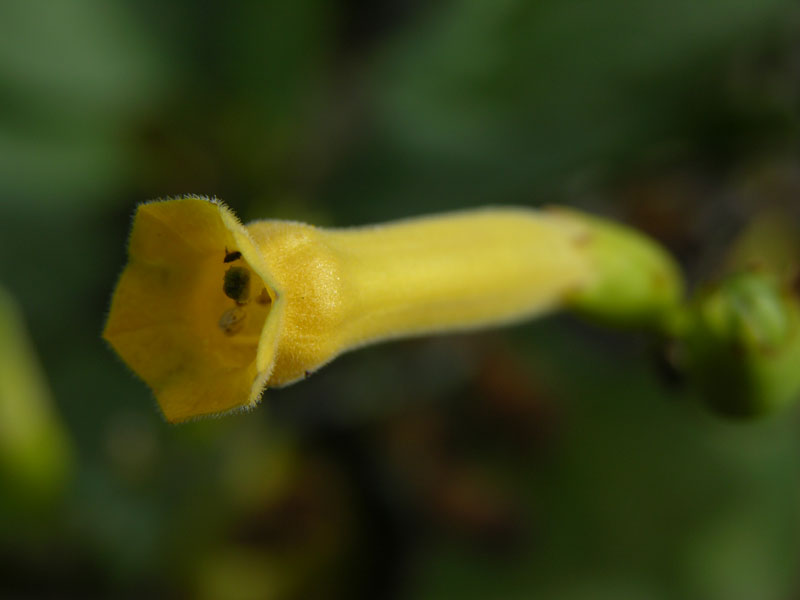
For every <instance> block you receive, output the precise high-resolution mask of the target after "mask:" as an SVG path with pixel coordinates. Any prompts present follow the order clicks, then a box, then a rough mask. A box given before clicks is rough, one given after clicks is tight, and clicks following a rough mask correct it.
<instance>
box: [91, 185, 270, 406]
mask: <svg viewBox="0 0 800 600" xmlns="http://www.w3.org/2000/svg"><path fill="white" fill-rule="evenodd" d="M226 249H229V250H232V249H236V250H238V251H239V252H241V253H242V258H241V259H240V260H239V261H238V262H239V263H240V265H243V266H245V267H246V268H249V269H250V270H251V271H252V277H253V280H254V283H253V285H254V286H255V287H258V288H259V289H263V288H267V290H268V294H272V293H273V292H272V291H271V288H270V286H269V282H268V281H267V280H265V279H264V278H263V277H262V273H263V265H262V261H261V259H260V255H259V253H258V251H257V250H256V249H255V247H254V246H253V244H252V241H251V239H250V236H249V234H248V233H247V230H246V229H245V228H244V227H243V226H242V225H241V223H239V221H238V220H237V219H236V217H235V216H234V215H233V214H232V213H231V212H230V211H229V210H228V209H227V208H226V207H225V206H224V205H222V204H221V203H217V202H211V201H208V200H206V199H203V198H183V199H180V200H171V201H166V202H151V203H148V204H143V205H141V206H140V207H139V209H138V210H137V212H136V217H135V219H134V223H133V230H132V232H131V238H130V245H129V262H128V265H127V267H126V268H125V270H124V272H123V273H122V276H121V278H120V280H119V283H118V284H117V288H116V291H115V293H114V297H113V299H112V303H111V311H110V313H109V317H108V322H107V323H106V327H105V330H104V332H103V336H104V337H105V339H106V340H108V341H109V343H110V344H111V345H112V346H113V347H114V349H115V350H116V351H117V352H118V353H119V355H120V356H121V357H122V358H123V359H124V360H125V362H126V363H127V364H128V365H129V366H130V367H131V368H132V369H133V370H134V371H135V372H136V373H137V374H138V375H139V376H140V377H141V378H142V379H144V380H145V381H146V382H147V383H148V385H149V386H150V387H151V388H152V389H153V392H154V393H155V395H156V398H157V399H158V402H159V405H160V406H161V409H162V410H163V412H164V415H165V416H166V418H167V419H168V420H169V421H182V420H186V419H188V418H191V417H195V416H199V415H206V414H215V413H222V412H227V411H230V410H234V409H237V408H246V407H249V406H252V405H254V404H255V403H256V402H257V401H258V398H259V396H260V394H261V391H262V389H263V387H264V383H265V381H266V379H267V377H268V375H269V367H270V366H271V364H272V362H273V360H272V356H273V355H274V347H275V343H274V340H273V339H270V328H265V327H264V322H265V320H266V317H267V314H269V313H270V312H271V308H272V306H271V304H272V303H271V302H268V303H266V304H261V303H257V302H255V301H254V302H252V303H251V304H250V305H248V306H247V307H246V310H247V314H246V320H245V321H244V323H243V327H242V329H241V330H240V331H238V332H237V333H236V334H235V335H229V333H228V332H226V330H225V329H224V328H223V327H221V326H220V320H221V318H222V317H223V315H224V314H225V313H226V311H229V310H231V309H233V308H235V307H236V303H235V302H234V301H233V300H231V299H230V298H228V297H226V296H225V295H224V294H223V292H222V286H223V280H224V277H225V272H226V270H227V269H228V268H230V265H229V264H227V263H225V262H224V260H225V256H226ZM270 298H271V296H270ZM276 317H277V315H276ZM275 321H276V322H279V319H278V318H276V319H275ZM262 338H264V339H263V340H262ZM262 342H263V343H262ZM257 355H258V356H259V358H260V361H259V363H258V364H257V361H256V357H257Z"/></svg>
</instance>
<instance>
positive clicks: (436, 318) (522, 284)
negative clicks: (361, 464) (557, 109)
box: [103, 197, 679, 422]
mask: <svg viewBox="0 0 800 600" xmlns="http://www.w3.org/2000/svg"><path fill="white" fill-rule="evenodd" d="M592 228H593V225H592V222H591V221H589V220H586V219H584V218H582V217H581V216H580V215H578V214H577V213H571V212H559V211H546V212H539V211H534V210H531V209H523V208H517V209H512V208H507V209H484V210H475V211H469V212H461V213H455V214H450V215H443V216H434V217H426V218H418V219H410V220H406V221H401V222H396V223H391V224H387V225H379V226H371V227H361V228H353V229H320V228H317V227H313V226H310V225H306V224H302V223H295V222H286V221H256V222H254V223H251V224H249V225H247V226H244V225H242V224H241V223H240V222H239V221H238V220H237V218H236V217H235V216H234V215H233V213H232V212H231V211H230V210H229V209H228V208H226V207H225V206H224V205H223V204H221V203H219V202H215V201H209V200H207V199H204V198H196V197H188V198H183V199H176V200H167V201H162V202H151V203H147V204H143V205H141V206H140V207H139V209H138V211H137V213H136V217H135V220H134V223H133V231H132V233H131V239H130V247H129V263H128V266H127V267H126V269H125V271H124V272H123V274H122V277H121V278H120V281H119V283H118V285H117V289H116V291H115V293H114V297H113V300H112V304H111V311H110V314H109V317H108V322H107V324H106V328H105V331H104V333H103V336H104V337H105V339H106V340H108V341H109V342H110V343H111V345H112V346H113V347H114V349H115V350H116V351H117V352H118V353H119V354H120V356H121V357H122V358H123V359H124V360H125V362H127V363H128V365H130V367H131V368H132V369H133V370H134V371H135V372H136V373H137V374H138V375H139V376H141V377H142V379H144V380H145V381H146V382H147V383H148V384H149V385H150V387H151V388H152V389H153V391H154V393H155V395H156V398H157V399H158V402H159V404H160V406H161V409H162V410H163V412H164V415H165V416H166V418H167V420H169V421H171V422H178V421H184V420H187V419H191V418H193V417H197V416H202V415H209V414H220V413H224V412H228V411H231V410H237V409H242V408H251V407H253V406H255V405H256V404H257V402H258V400H259V398H260V396H261V394H262V392H263V390H264V389H265V388H266V387H275V386H284V385H288V384H290V383H292V382H294V381H297V380H298V379H302V378H303V377H306V376H307V375H308V374H309V373H311V372H313V371H315V370H316V369H318V368H319V367H321V366H322V365H324V364H325V363H327V362H328V361H330V360H331V359H333V358H334V357H336V356H337V355H339V354H341V353H342V352H345V351H347V350H351V349H353V348H356V347H359V346H363V345H365V344H370V343H373V342H376V341H380V340H385V339H390V338H398V337H404V336H410V335H418V334H423V333H430V332H442V331H453V330H464V329H471V328H476V327H486V326H492V325H499V324H503V323H509V322H513V321H518V320H521V319H524V318H529V317H532V316H535V315H539V314H542V313H544V312H547V311H550V310H553V309H556V308H559V307H561V306H564V305H565V304H566V303H567V302H574V303H575V304H576V306H579V307H580V308H581V309H582V310H586V307H585V306H582V304H585V303H586V302H585V300H586V298H591V296H592V293H593V290H596V289H600V288H601V287H603V286H605V287H607V286H608V281H604V282H601V278H599V277H598V266H597V259H596V257H594V256H593V254H592V252H590V251H589V250H588V249H590V248H591V246H592V245H591V243H588V242H591V239H592V236H593V230H592ZM656 262H658V261H656ZM661 262H663V263H664V264H663V265H662V264H661V263H659V264H658V265H656V266H655V268H656V269H661V270H666V271H667V272H668V276H669V277H672V278H673V279H674V273H673V272H672V271H671V269H672V266H671V263H669V261H668V260H666V261H664V260H662V261H661ZM677 287H679V286H676V289H677ZM675 295H676V297H677V294H675ZM661 296H663V294H661ZM645 302H646V300H645Z"/></svg>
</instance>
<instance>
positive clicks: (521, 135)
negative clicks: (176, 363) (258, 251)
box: [0, 0, 800, 600]
mask: <svg viewBox="0 0 800 600" xmlns="http://www.w3.org/2000/svg"><path fill="white" fill-rule="evenodd" d="M798 26H800V10H798V6H797V5H796V3H795V2H791V1H788V0H706V1H704V2H695V1H690V0H673V1H671V2H663V1H659V2H655V1H641V0H640V1H634V0H602V1H601V0H591V1H588V0H586V1H578V0H570V1H565V0H539V1H531V0H491V1H489V0H484V1H481V0H437V1H433V2H422V1H419V0H397V1H394V2H392V1H389V0H375V1H367V0H338V1H331V2H323V1H322V0H286V1H283V2H278V1H268V2H247V1H239V2H227V3H203V2H189V1H188V0H181V1H172V2H157V1H155V0H145V1H140V2H134V1H123V0H117V1H109V0H72V1H69V2H47V1H45V0H33V1H25V0H4V1H3V2H2V3H0V288H4V289H5V292H4V294H3V297H4V298H5V297H7V298H6V299H5V300H4V301H3V303H0V308H2V310H0V313H3V314H2V318H1V319H0V325H3V323H5V325H3V327H0V360H2V361H3V362H4V364H5V365H17V364H21V365H25V366H24V368H23V367H19V368H20V369H23V370H24V369H32V370H31V371H30V373H29V377H27V379H26V378H22V379H23V380H21V381H16V378H14V377H12V376H10V375H8V373H9V372H11V370H10V368H7V369H6V371H2V370H1V369H0V375H2V373H4V372H5V373H6V375H5V376H6V378H7V379H6V381H5V382H4V384H3V383H0V393H3V394H4V396H0V596H2V597H6V596H10V597H18V598H27V597H31V598H39V597H52V598H63V597H80V598H91V597H109V598H111V597H113V598H141V597H169V598H201V599H204V598H208V599H219V598H225V599H238V598H242V599H247V598H326V597H332V598H359V597H361V598H426V599H438V598H460V599H462V600H465V599H470V598H475V599H484V598H511V599H513V598H530V597H536V598H547V599H556V600H561V599H563V600H583V599H586V600H590V599H591V600H597V599H605V598H609V599H612V598H613V599H617V598H636V599H639V598H641V599H650V598H653V599H684V598H686V599H702V600H714V599H719V600H738V599H741V600H771V599H776V600H777V599H791V598H800V577H798V568H799V567H800V504H798V499H800V498H799V493H800V421H799V420H798V412H797V410H796V409H789V410H787V411H784V412H783V413H781V414H779V415H777V416H774V417H771V418H767V419H765V420H761V421H757V422H748V423H736V422H730V421H726V420H723V419H721V418H718V417H715V416H712V415H710V414H708V413H707V412H706V411H704V410H703V409H702V407H701V406H700V402H699V401H698V399H697V398H696V397H695V396H694V395H693V394H692V393H691V392H689V391H687V390H684V389H682V388H677V389H675V388H674V387H670V386H669V385H667V382H666V381H665V379H664V378H663V377H661V376H659V372H658V369H656V368H655V367H654V360H653V358H652V356H653V352H652V349H651V348H650V347H649V346H648V344H647V342H646V341H644V340H641V339H639V338H638V337H637V336H635V335H632V334H621V333H619V334H618V333H613V332H608V331H605V330H601V329H599V328H595V327H592V326H589V325H585V324H581V323H578V322H577V321H574V320H572V319H571V318H568V317H553V318H549V319H546V320H543V321H539V322H536V323H527V324H523V325H519V326H516V327H513V328H508V329H505V330H501V331H492V332H485V333H476V334H469V335H461V336H447V337H440V338H432V339H421V340H412V341H404V342H395V343H391V344H387V345H383V346H378V347H374V348H370V349H365V350H360V351H358V352H355V353H353V354H350V355H347V356H345V357H342V358H340V359H337V360H336V361H335V362H334V363H333V364H332V365H330V366H328V367H326V368H325V369H323V370H322V371H321V372H320V373H318V374H316V375H314V377H312V378H311V379H309V380H308V381H306V382H303V383H300V384H298V385H296V386H294V387H291V388H288V389H285V390H273V391H270V392H268V393H267V394H266V396H265V399H264V401H263V402H262V405H261V406H260V407H258V408H257V409H256V410H255V411H253V412H252V413H249V414H245V415H239V416H232V417H226V418H221V419H217V420H209V421H202V422H197V423H192V424H188V425H182V426H177V427H175V426H169V425H167V424H166V423H165V422H164V421H163V419H162V418H161V416H160V414H159V413H158V410H157V408H156V406H155V402H154V401H153V399H152V397H151V395H150V393H149V391H148V390H147V388H146V387H145V386H144V384H142V383H141V382H140V381H138V380H137V379H136V378H135V377H134V376H133V375H132V374H131V373H130V372H129V371H128V370H127V369H126V367H125V366H124V365H123V364H122V363H121V361H119V360H118V359H117V358H116V357H115V356H114V355H113V353H112V352H111V351H110V349H109V348H107V347H106V346H105V344H104V343H103V342H102V340H101V339H100V337H99V334H100V331H101V329H102V326H103V321H104V316H105V311H106V310H107V307H108V299H109V297H110V293H111V290H112V288H113V285H114V282H115V279H116V277H117V275H118V273H119V272H120V270H121V268H122V266H123V264H124V261H125V239H126V235H127V231H128V227H129V222H130V215H131V214H132V212H133V209H134V207H135V205H136V203H137V202H139V201H142V200H147V199H153V198H158V197H165V196H169V195H177V194H183V193H194V194H204V195H209V196H217V197H219V198H221V199H224V200H225V201H226V202H227V203H228V204H229V205H230V206H231V207H232V208H233V209H234V210H235V211H236V212H237V213H238V214H239V215H240V216H241V217H242V218H243V219H244V220H250V219H254V218H260V217H270V218H291V219H298V220H304V221H308V222H311V223H314V224H317V225H354V224H362V223H370V222H379V221H384V220H389V219H392V218H397V217H405V216H411V215H416V214H422V213H429V212H436V211H444V210H449V209H458V208H464V207H469V206H478V205H487V204H518V205H530V206H538V205H542V204H545V203H562V204H568V205H571V206H577V207H580V208H583V209H586V210H590V211H592V212H595V213H598V214H603V215H608V216H611V217H613V218H616V219H618V220H620V221H623V222H626V223H629V224H631V225H633V226H635V227H637V228H639V229H642V230H644V231H646V232H648V233H650V234H651V235H653V236H655V237H656V238H657V239H659V240H660V241H662V242H663V243H664V244H666V245H667V246H668V247H669V248H670V249H671V250H672V251H673V252H674V253H675V254H676V256H677V257H678V258H679V259H680V260H681V261H682V263H683V265H684V266H685V268H686V270H687V273H688V275H689V277H690V280H691V281H692V282H697V281H704V280H708V279H709V278H711V277H713V276H714V274H715V272H717V270H718V268H719V265H721V264H722V263H723V262H724V260H725V257H726V255H727V253H728V252H729V248H730V247H731V245H732V244H734V243H735V242H736V240H737V239H738V238H739V236H741V235H742V232H744V231H746V227H747V225H748V223H751V222H753V221H754V220H756V219H758V218H759V217H760V216H761V215H763V214H766V213H768V212H772V211H775V210H780V211H783V214H785V215H788V220H787V222H789V223H799V222H800V220H798V212H797V204H798V200H799V199H800V196H799V195H798V192H800V167H798V165H799V164H800V163H798V154H799V152H798V149H800V144H798V141H799V138H800V135H798V134H799V133H800V129H798V108H800V33H798V31H800V30H798ZM14 332H16V333H14ZM37 365H39V366H38V367H37ZM799 368H800V367H799ZM13 372H14V373H18V372H20V371H19V370H18V369H17V367H14V369H13ZM26 372H27V371H26ZM12 379H13V381H12ZM42 385H44V386H45V387H41V386H42ZM37 402H38V404H37ZM31 406H33V407H34V409H35V410H34V409H30V410H28V409H27V408H20V407H31ZM37 406H38V408H36V407H37ZM15 407H16V408H15ZM26 411H27V412H26ZM28 412H31V413H32V414H33V416H30V415H29V414H28ZM26 415H27V416H26ZM20 432H33V433H31V434H30V436H28V438H25V436H24V435H22V434H21V433H20ZM36 432H39V433H36ZM23 438H25V439H29V440H30V439H32V440H34V441H35V443H33V442H32V443H30V444H28V446H25V450H24V451H22V450H20V447H21V446H19V443H20V442H19V439H23ZM36 440H38V441H36ZM54 440H56V441H54ZM15 444H16V445H15ZM23 445H24V444H23ZM3 454H5V456H3ZM27 456H30V457H33V458H31V462H30V463H27V462H25V461H24V460H22V459H21V458H20V457H27ZM15 461H16V462H15ZM20 464H22V466H19V465H20ZM9 465H11V466H9ZM14 465H17V466H14ZM26 465H27V466H26ZM31 465H33V466H31ZM37 465H38V466H37ZM26 469H28V471H26ZM30 469H33V470H32V471H31V470H30ZM31 473H33V474H31Z"/></svg>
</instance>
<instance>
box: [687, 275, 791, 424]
mask: <svg viewBox="0 0 800 600" xmlns="http://www.w3.org/2000/svg"><path fill="white" fill-rule="evenodd" d="M682 329H683V334H682V347H683V360H684V363H685V364H684V366H685V368H686V370H687V371H688V373H689V375H690V377H691V378H692V380H693V381H694V383H695V384H696V386H697V387H698V388H699V390H700V391H701V392H702V393H703V395H704V397H705V399H706V401H707V403H708V404H709V406H710V407H711V408H713V409H714V410H716V411H718V412H721V413H723V414H727V415H732V416H740V417H750V416H757V415H761V414H765V413H768V412H770V411H772V410H774V409H777V408H780V407H782V406H785V405H787V404H789V403H790V402H791V401H793V400H794V399H795V398H797V397H798V395H800V368H799V367H800V302H798V298H797V296H796V294H794V293H793V292H792V291H791V290H788V289H784V288H783V287H782V286H781V285H779V283H778V281H777V280H776V278H775V277H774V276H772V275H771V274H770V273H768V272H759V271H748V272H742V273H738V274H735V275H731V276H730V277H728V278H726V279H725V280H724V281H723V282H721V283H720V284H719V285H717V286H716V287H713V288H710V289H708V290H706V291H704V292H701V293H700V294H699V296H698V297H697V298H696V299H695V300H694V301H693V303H692V304H691V306H690V307H689V309H688V310H687V312H686V314H685V321H684V323H683V328H682Z"/></svg>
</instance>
